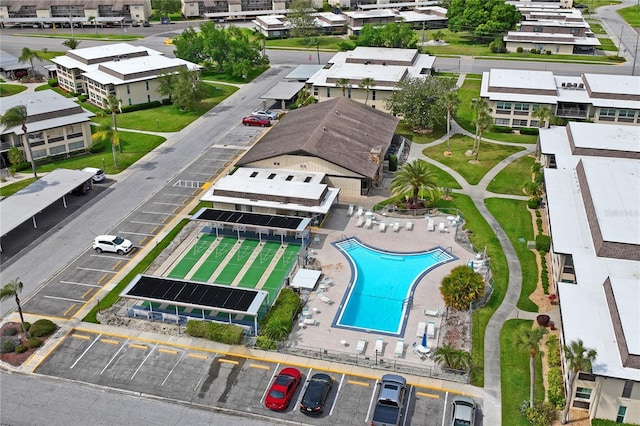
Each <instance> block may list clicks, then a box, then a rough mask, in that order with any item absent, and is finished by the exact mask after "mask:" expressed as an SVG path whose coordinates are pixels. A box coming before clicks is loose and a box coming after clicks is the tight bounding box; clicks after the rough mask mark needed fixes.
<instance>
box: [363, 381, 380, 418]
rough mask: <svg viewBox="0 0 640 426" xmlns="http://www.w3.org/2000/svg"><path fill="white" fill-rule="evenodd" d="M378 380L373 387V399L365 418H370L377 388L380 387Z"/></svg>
mask: <svg viewBox="0 0 640 426" xmlns="http://www.w3.org/2000/svg"><path fill="white" fill-rule="evenodd" d="M378 383H379V382H378V380H376V384H375V386H374V388H373V392H372V393H371V401H369V408H368V409H367V417H365V419H368V418H369V416H370V415H371V409H372V408H373V401H374V399H375V397H376V388H377V387H378Z"/></svg>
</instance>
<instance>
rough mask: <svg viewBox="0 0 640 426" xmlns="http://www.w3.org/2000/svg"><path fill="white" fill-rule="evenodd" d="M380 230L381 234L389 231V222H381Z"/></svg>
mask: <svg viewBox="0 0 640 426" xmlns="http://www.w3.org/2000/svg"><path fill="white" fill-rule="evenodd" d="M378 229H379V230H380V232H384V231H385V230H386V229H387V222H384V221H383V222H380V225H378Z"/></svg>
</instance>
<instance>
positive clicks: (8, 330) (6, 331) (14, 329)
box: [2, 327, 18, 336]
mask: <svg viewBox="0 0 640 426" xmlns="http://www.w3.org/2000/svg"><path fill="white" fill-rule="evenodd" d="M16 334H18V328H17V327H7V328H5V329H4V330H3V331H2V335H3V336H15V335H16Z"/></svg>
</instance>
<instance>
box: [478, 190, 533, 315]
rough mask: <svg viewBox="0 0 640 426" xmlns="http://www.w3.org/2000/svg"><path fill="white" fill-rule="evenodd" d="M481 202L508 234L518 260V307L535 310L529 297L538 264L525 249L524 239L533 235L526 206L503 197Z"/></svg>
mask: <svg viewBox="0 0 640 426" xmlns="http://www.w3.org/2000/svg"><path fill="white" fill-rule="evenodd" d="M485 204H486V206H487V208H488V209H489V211H490V212H491V214H492V215H493V217H495V218H496V220H497V221H498V223H500V227H501V228H502V229H503V230H504V232H505V233H506V234H507V236H508V237H509V241H511V244H512V245H513V248H514V250H515V251H516V255H517V256H518V260H519V261H520V267H521V268H522V291H521V292H520V297H519V299H518V304H517V306H518V309H521V310H523V311H529V312H538V306H537V305H536V304H535V303H533V302H532V301H531V300H530V299H529V296H530V295H531V293H533V292H534V291H535V289H536V286H537V285H538V264H537V262H536V255H535V253H534V252H533V251H531V250H529V249H527V241H533V239H534V237H533V222H532V219H531V213H530V212H529V209H528V208H527V202H526V201H518V200H509V199H505V198H487V199H485ZM521 239H522V241H521Z"/></svg>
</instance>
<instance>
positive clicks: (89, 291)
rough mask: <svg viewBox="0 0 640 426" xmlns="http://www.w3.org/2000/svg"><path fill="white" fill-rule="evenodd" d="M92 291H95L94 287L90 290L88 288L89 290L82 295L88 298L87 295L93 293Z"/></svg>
mask: <svg viewBox="0 0 640 426" xmlns="http://www.w3.org/2000/svg"><path fill="white" fill-rule="evenodd" d="M92 291H93V289H92V288H90V289H89V290H87V291H86V292H85V293H84V294H83V295H82V298H83V299H86V298H87V296H88V295H89V293H91V292H92Z"/></svg>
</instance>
